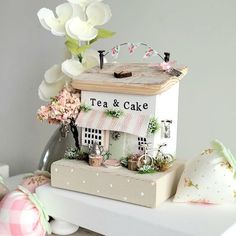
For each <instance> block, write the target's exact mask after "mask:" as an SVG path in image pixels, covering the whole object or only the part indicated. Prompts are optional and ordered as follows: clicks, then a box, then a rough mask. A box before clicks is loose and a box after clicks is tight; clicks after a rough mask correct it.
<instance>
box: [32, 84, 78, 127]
mask: <svg viewBox="0 0 236 236" xmlns="http://www.w3.org/2000/svg"><path fill="white" fill-rule="evenodd" d="M79 108H80V99H79V97H78V94H75V93H73V92H72V91H69V90H68V89H66V88H64V89H63V90H61V91H60V93H59V94H58V95H57V96H55V97H54V98H52V99H51V102H50V103H49V104H48V105H47V106H41V107H40V109H39V110H38V112H37V117H38V119H39V120H41V121H44V120H47V121H48V123H49V124H61V123H63V124H66V123H70V122H71V120H72V119H76V117H77V116H78V114H79Z"/></svg>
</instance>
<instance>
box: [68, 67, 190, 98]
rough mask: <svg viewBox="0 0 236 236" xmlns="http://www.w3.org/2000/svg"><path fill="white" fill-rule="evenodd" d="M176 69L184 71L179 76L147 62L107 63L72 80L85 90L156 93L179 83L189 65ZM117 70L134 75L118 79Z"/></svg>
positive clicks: (73, 83) (142, 93)
mask: <svg viewBox="0 0 236 236" xmlns="http://www.w3.org/2000/svg"><path fill="white" fill-rule="evenodd" d="M176 69H178V70H179V71H181V72H182V74H181V75H180V76H179V77H176V76H171V75H169V74H168V73H166V72H163V71H161V70H160V69H158V68H157V67H154V66H150V65H149V64H146V63H142V64H141V63H125V64H120V63H115V64H105V65H104V68H103V69H102V70H101V69H100V68H99V67H94V68H92V69H91V70H89V71H86V72H85V73H83V74H81V75H79V76H78V78H76V79H74V80H73V81H72V86H73V87H74V88H76V89H79V90H85V91H98V92H110V93H126V94H139V95H156V94H160V93H162V92H164V91H166V90H168V89H169V88H170V87H172V86H173V85H174V84H176V83H178V82H179V81H180V80H181V79H182V78H183V77H184V76H185V75H186V74H187V71H188V69H187V67H182V68H176ZM115 71H131V72H132V74H133V75H132V77H127V78H122V79H117V78H115V77H114V72H115Z"/></svg>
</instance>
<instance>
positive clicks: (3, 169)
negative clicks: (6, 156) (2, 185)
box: [0, 163, 9, 178]
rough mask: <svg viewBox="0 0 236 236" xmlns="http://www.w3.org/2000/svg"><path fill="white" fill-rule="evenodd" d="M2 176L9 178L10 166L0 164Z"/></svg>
mask: <svg viewBox="0 0 236 236" xmlns="http://www.w3.org/2000/svg"><path fill="white" fill-rule="evenodd" d="M0 175H1V176H2V177H3V178H8V177H9V166H8V165H7V164H3V163H0Z"/></svg>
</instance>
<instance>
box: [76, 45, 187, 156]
mask: <svg viewBox="0 0 236 236" xmlns="http://www.w3.org/2000/svg"><path fill="white" fill-rule="evenodd" d="M148 48H149V49H150V48H151V47H150V46H148ZM114 51H116V53H118V51H117V50H111V54H112V53H114ZM152 52H153V53H152V55H154V54H158V53H157V52H156V51H155V50H154V49H153V50H152ZM107 54H108V53H106V52H104V50H101V51H99V55H100V59H101V63H100V66H97V67H94V68H92V69H90V70H88V71H87V72H84V73H83V74H81V75H80V76H78V77H77V78H75V79H74V80H73V81H72V86H73V87H74V88H76V89H79V90H80V91H81V103H82V104H86V105H87V106H89V107H91V110H90V111H87V112H86V111H81V112H80V114H79V115H78V118H77V120H76V125H77V126H78V127H79V129H80V133H81V135H80V137H81V138H80V142H81V144H82V146H89V145H90V144H93V143H94V142H97V143H98V144H99V145H102V146H103V147H104V150H105V151H107V150H109V152H110V153H111V158H112V159H118V160H120V159H121V158H122V157H126V156H128V155H130V154H132V153H133V154H136V153H140V152H142V151H143V148H142V145H143V144H146V143H148V142H150V143H151V144H152V145H151V147H150V149H153V150H154V149H156V148H157V147H158V145H159V144H160V143H167V146H166V152H167V153H170V154H172V155H173V156H175V152H176V136H177V117H178V93H179V83H178V82H179V81H180V80H181V79H182V78H183V77H184V75H185V74H186V73H187V68H186V67H180V68H178V69H174V68H173V67H172V66H169V67H168V69H167V70H163V69H162V68H161V67H157V66H156V65H150V64H147V63H115V64H112V63H111V64H109V63H107V64H103V57H104V55H107ZM145 55H146V56H148V55H149V54H148V53H146V54H145ZM158 55H159V54H158ZM160 56H161V55H160ZM161 57H162V56H161ZM162 60H163V62H164V63H169V62H170V61H169V60H170V53H167V52H166V53H164V56H163V57H162ZM173 71H174V73H173ZM176 71H177V72H176ZM117 77H119V78H117ZM153 120H155V121H156V124H157V125H156V126H157V129H156V130H154V131H153V132H150V130H149V128H150V127H153ZM158 123H159V124H158ZM159 126H160V127H161V129H159ZM114 132H116V133H118V134H119V135H118V138H114ZM153 152H154V153H155V151H153Z"/></svg>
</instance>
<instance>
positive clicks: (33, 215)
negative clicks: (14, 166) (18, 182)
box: [0, 187, 50, 236]
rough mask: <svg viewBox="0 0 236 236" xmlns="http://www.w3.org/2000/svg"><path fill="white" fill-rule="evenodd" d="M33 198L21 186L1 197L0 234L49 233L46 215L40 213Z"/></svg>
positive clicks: (31, 235)
mask: <svg viewBox="0 0 236 236" xmlns="http://www.w3.org/2000/svg"><path fill="white" fill-rule="evenodd" d="M32 198H33V200H32ZM35 198H36V197H35V196H33V194H31V193H30V192H29V191H28V190H24V189H23V188H22V187H20V189H18V190H15V191H13V192H11V193H9V194H7V195H6V196H5V197H4V198H3V200H2V201H1V202H0V235H5V236H45V235H46V231H48V233H50V227H49V225H47V223H48V216H47V215H46V214H45V213H42V212H43V211H42V210H41V209H40V207H39V205H40V204H39V203H37V204H35V200H34V199H35ZM37 202H38V200H37ZM46 216H47V217H46ZM43 217H44V219H42V218H43ZM43 220H44V221H43ZM45 222H46V225H47V226H46V227H45ZM48 229H49V230H48Z"/></svg>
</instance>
